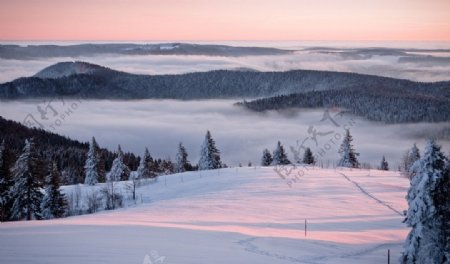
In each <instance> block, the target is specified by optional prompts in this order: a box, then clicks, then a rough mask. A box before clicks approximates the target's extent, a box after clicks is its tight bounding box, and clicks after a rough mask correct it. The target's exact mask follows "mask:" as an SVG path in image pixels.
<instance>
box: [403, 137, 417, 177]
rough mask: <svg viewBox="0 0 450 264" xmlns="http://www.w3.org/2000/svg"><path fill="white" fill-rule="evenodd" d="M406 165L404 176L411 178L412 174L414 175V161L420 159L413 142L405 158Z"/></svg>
mask: <svg viewBox="0 0 450 264" xmlns="http://www.w3.org/2000/svg"><path fill="white" fill-rule="evenodd" d="M406 159H407V160H406V165H405V167H406V168H405V173H406V176H407V177H408V178H409V179H410V180H411V179H412V178H413V177H414V175H416V171H415V169H414V167H413V165H414V163H415V162H416V161H418V160H419V159H420V151H419V149H418V148H417V146H416V144H415V143H414V145H413V147H412V148H411V150H409V152H408V154H407V158H406Z"/></svg>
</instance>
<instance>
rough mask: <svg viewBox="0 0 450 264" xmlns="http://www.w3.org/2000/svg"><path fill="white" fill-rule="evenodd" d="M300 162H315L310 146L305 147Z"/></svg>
mask: <svg viewBox="0 0 450 264" xmlns="http://www.w3.org/2000/svg"><path fill="white" fill-rule="evenodd" d="M302 162H303V163H304V164H310V165H314V164H316V160H315V159H314V156H313V153H312V151H311V149H310V148H306V149H305V153H304V154H303V161H302Z"/></svg>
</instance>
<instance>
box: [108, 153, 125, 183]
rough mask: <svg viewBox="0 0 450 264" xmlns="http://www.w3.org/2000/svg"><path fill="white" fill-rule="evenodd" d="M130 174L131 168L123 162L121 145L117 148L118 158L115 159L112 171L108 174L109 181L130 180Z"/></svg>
mask: <svg viewBox="0 0 450 264" xmlns="http://www.w3.org/2000/svg"><path fill="white" fill-rule="evenodd" d="M129 175H130V169H129V168H128V166H127V165H125V163H124V162H123V152H122V148H121V147H120V145H119V147H118V149H117V158H115V159H114V161H113V164H112V167H111V171H110V172H109V174H108V181H113V182H114V181H121V180H128V178H129Z"/></svg>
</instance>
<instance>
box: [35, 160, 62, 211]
mask: <svg viewBox="0 0 450 264" xmlns="http://www.w3.org/2000/svg"><path fill="white" fill-rule="evenodd" d="M60 182H61V173H60V172H59V170H58V167H57V166H56V163H53V164H52V167H51V170H50V174H49V175H48V176H47V188H46V189H45V195H44V199H43V200H42V206H41V208H42V217H43V218H44V219H52V218H60V217H63V216H65V214H66V212H67V200H66V197H65V195H64V194H63V193H61V191H60Z"/></svg>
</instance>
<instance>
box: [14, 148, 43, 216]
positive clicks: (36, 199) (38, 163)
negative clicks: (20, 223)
mask: <svg viewBox="0 0 450 264" xmlns="http://www.w3.org/2000/svg"><path fill="white" fill-rule="evenodd" d="M43 166H44V165H43V161H42V160H41V159H40V157H39V155H38V153H37V151H36V149H35V147H34V144H33V141H32V140H31V139H29V140H25V146H24V147H23V150H22V154H21V155H20V156H19V158H18V159H17V161H16V163H15V164H14V167H13V168H12V177H13V181H14V185H13V187H12V188H11V190H10V195H11V198H12V200H13V205H12V209H11V218H12V219H13V220H21V219H27V220H31V219H33V218H34V219H40V218H41V201H42V193H41V190H40V189H41V187H42V186H43V184H42V182H41V181H40V179H43V178H44V176H43V175H45V169H44V167H43Z"/></svg>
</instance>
